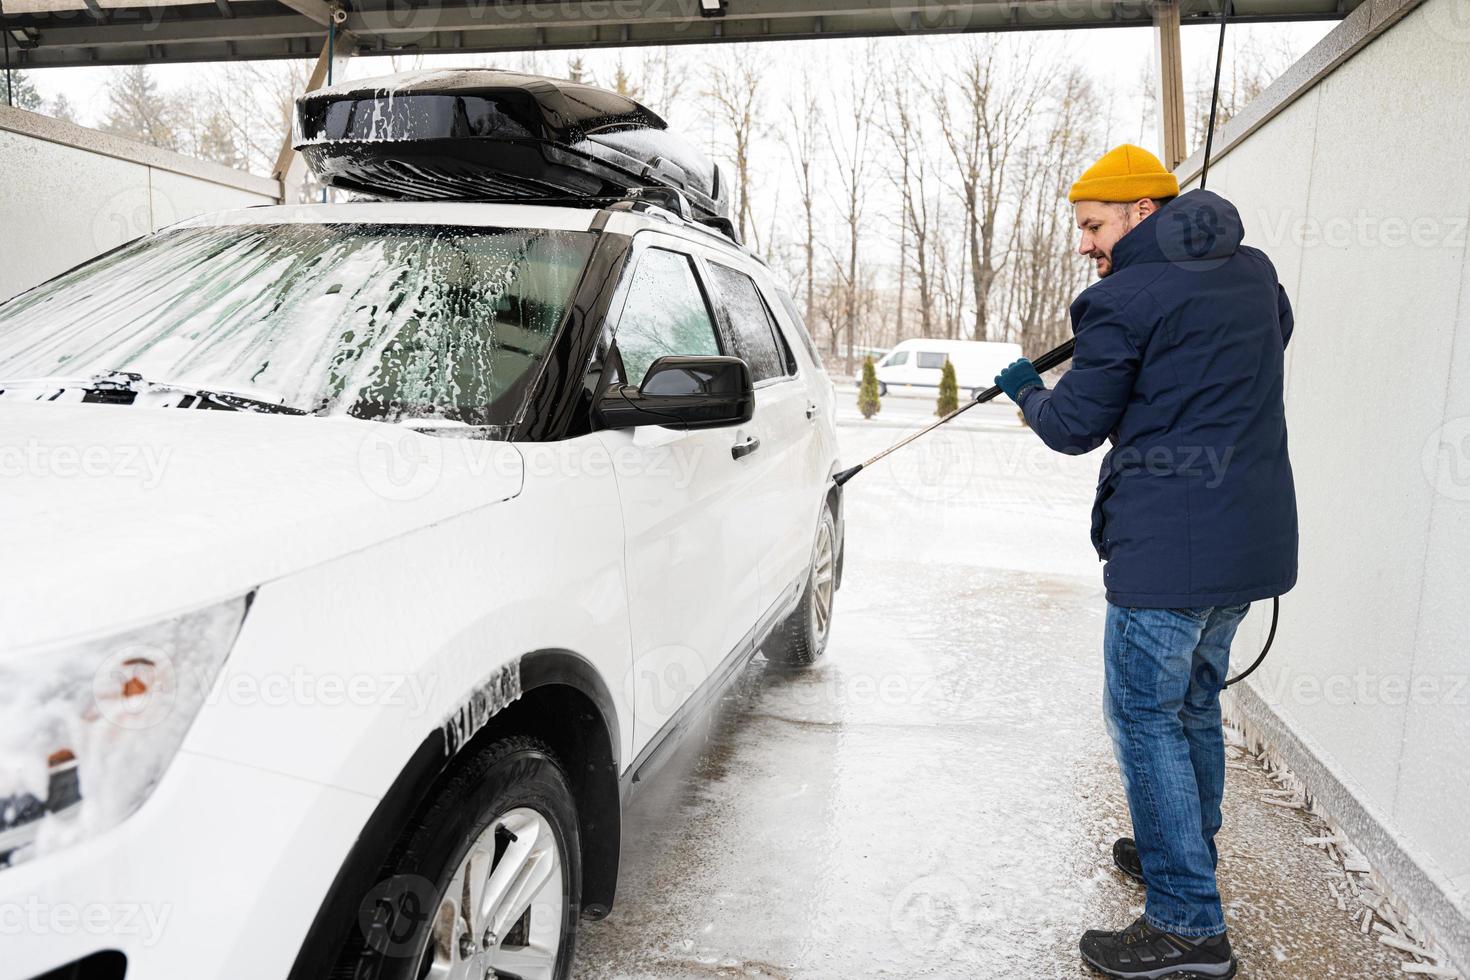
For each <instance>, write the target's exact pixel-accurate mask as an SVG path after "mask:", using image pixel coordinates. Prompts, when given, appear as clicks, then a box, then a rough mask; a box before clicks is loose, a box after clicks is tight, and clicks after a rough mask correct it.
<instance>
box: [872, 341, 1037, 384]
mask: <svg viewBox="0 0 1470 980" xmlns="http://www.w3.org/2000/svg"><path fill="white" fill-rule="evenodd" d="M1021 356H1022V354H1021V345H1020V344H1002V343H992V342H990V341H983V340H937V339H934V338H928V337H924V338H919V339H917V340H905V341H903V342H902V343H900V344H899V345H898V346H897V347H895V348H893V350H891V351H889V352H888V353H887V354H885V355H884V357H883V360H881V361H879V362H878V363H877V364H875V365H873V367H874V369H875V371H876V373H877V375H878V394H880V395H886V394H888V389H890V388H903V387H906V386H907V387H910V388H933V389H935V391H936V392H937V391H938V389H939V378H940V375H941V374H942V373H943V371H944V362H945V360H946V359H948V360H949V361H951V362H953V364H954V373H955V381H956V382H958V384H959V389H960V393H961V397H964V396H966V395H968V396H969V397H971V398H973V397H974V396H976V395H978V394H979V393H980V392H982V391H984V390H985V389H986V388H989V387H990V386H991V385H993V384H994V383H995V376H996V375H997V374H1000V372H1001V371H1002V370H1003V369H1004V368H1005V366H1006V365H1008V364H1010V363H1011V362H1012V361H1014V360H1015V359H1016V358H1018V357H1021Z"/></svg>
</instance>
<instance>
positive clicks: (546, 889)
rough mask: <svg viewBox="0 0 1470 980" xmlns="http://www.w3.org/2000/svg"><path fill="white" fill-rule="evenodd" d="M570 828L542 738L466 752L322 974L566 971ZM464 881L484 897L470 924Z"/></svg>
mask: <svg viewBox="0 0 1470 980" xmlns="http://www.w3.org/2000/svg"><path fill="white" fill-rule="evenodd" d="M577 827H578V825H577V809H576V800H575V798H574V797H573V795H572V791H571V786H570V784H569V782H568V781H567V777H566V773H565V771H564V770H563V769H562V767H561V764H560V763H559V762H558V761H557V759H556V757H555V755H553V754H552V752H551V750H550V749H549V748H547V746H546V745H545V744H544V743H542V742H540V741H538V740H536V739H532V738H526V737H519V736H516V737H510V738H504V739H500V740H499V741H496V742H494V743H492V744H490V745H488V746H486V747H485V748H483V749H481V750H479V751H477V752H474V753H473V754H472V755H471V756H469V757H468V758H466V759H465V760H464V761H463V762H460V763H457V764H456V765H455V766H454V767H453V769H452V770H451V771H450V773H449V774H448V776H447V777H446V778H444V779H442V780H441V783H440V786H439V787H438V788H437V790H436V791H435V792H434V794H433V795H432V797H431V798H430V799H429V801H428V802H427V803H425V804H424V805H423V806H422V807H421V808H420V810H419V812H418V813H417V814H416V815H415V816H414V817H413V819H412V820H411V822H410V825H409V827H408V828H407V829H406V830H405V831H404V833H403V835H402V836H401V837H400V838H399V841H398V843H397V844H396V845H395V847H394V848H393V851H392V853H391V854H390V855H389V858H388V860H387V861H386V862H385V863H384V865H383V869H382V873H381V874H380V875H379V878H378V882H377V884H376V885H375V886H374V888H373V889H372V890H371V891H370V892H369V893H368V895H367V896H366V899H365V900H364V902H363V904H362V906H361V908H360V910H359V913H358V930H357V931H356V932H354V935H353V941H352V942H350V943H349V946H348V948H346V949H344V950H343V956H342V958H341V963H340V964H339V970H338V972H337V973H333V974H332V975H333V976H339V975H341V976H351V977H353V978H354V980H418V978H419V977H422V976H424V975H425V974H426V973H431V974H432V975H433V976H445V977H452V978H459V977H466V978H467V977H474V978H475V980H480V978H482V977H485V976H495V975H496V972H495V971H496V969H497V968H498V969H500V970H505V971H509V972H510V973H512V974H514V975H516V976H523V977H527V978H530V977H547V978H550V980H567V978H569V977H570V976H571V972H572V956H573V953H574V952H575V948H576V938H577V932H576V930H577V922H578V919H579V918H580V913H581V896H582V867H581V857H580V855H581V846H580V839H579V836H578V829H577ZM507 861H510V862H512V864H511V865H509V866H506V865H505V862H507ZM522 878H524V881H522V880H521V879H522ZM538 881H539V882H540V883H539V884H535V883H536V882H538ZM528 882H529V883H532V884H530V885H527V884H526V883H528ZM558 885H559V886H560V887H559V888H558V887H557V886H558ZM472 889H473V890H474V891H475V892H476V893H478V894H479V895H480V896H481V897H482V898H483V899H485V900H486V904H487V905H488V906H489V907H488V909H487V910H486V914H483V915H476V916H475V917H474V918H475V921H473V922H472V921H471V917H470V916H469V915H468V914H467V911H466V908H465V907H466V905H468V904H469V902H468V901H467V896H469V895H470V894H471V890H472ZM496 891H499V892H500V895H499V897H498V900H496V899H495V892H496ZM527 892H529V894H527ZM523 902H524V903H528V904H526V906H525V908H526V911H525V914H524V915H523V916H519V917H517V918H516V919H513V920H512V919H510V918H509V916H511V915H516V914H517V913H516V911H515V910H516V908H517V907H520V906H521V905H522V903H523ZM497 927H498V928H497ZM475 932H479V933H480V935H478V936H476V935H474V933H475ZM497 932H498V934H496V933H497ZM344 967H345V970H344V969H343V968H344Z"/></svg>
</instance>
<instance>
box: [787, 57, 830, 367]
mask: <svg viewBox="0 0 1470 980" xmlns="http://www.w3.org/2000/svg"><path fill="white" fill-rule="evenodd" d="M791 95H792V97H793V101H790V102H788V103H787V104H786V112H787V118H788V119H789V122H790V124H789V126H787V128H786V132H785V134H784V139H783V142H785V144H786V152H787V154H788V155H789V156H790V157H791V165H792V167H793V168H794V170H795V171H796V188H797V195H798V197H799V198H800V199H801V220H802V234H801V254H802V259H803V273H802V289H803V292H804V294H805V296H804V299H805V302H804V307H805V316H806V321H807V323H809V324H813V323H815V322H816V288H817V275H816V252H817V231H816V209H817V204H816V181H817V167H818V166H819V163H820V161H819V160H818V158H817V155H818V153H819V152H820V150H821V139H822V131H821V128H822V113H821V108H820V106H819V105H818V103H817V97H816V95H815V92H814V88H813V86H812V84H811V78H810V77H809V75H808V74H807V72H805V71H803V72H802V75H801V81H800V83H799V84H798V85H797V86H796V87H795V88H794V89H793V90H792V92H791ZM836 338H837V335H836V333H835V332H834V333H833V334H832V353H834V354H835V353H836V352H837V340H836Z"/></svg>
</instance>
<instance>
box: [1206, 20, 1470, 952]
mask: <svg viewBox="0 0 1470 980" xmlns="http://www.w3.org/2000/svg"><path fill="white" fill-rule="evenodd" d="M1380 6H1381V7H1383V8H1386V9H1390V10H1391V9H1392V8H1393V7H1395V6H1397V7H1399V8H1402V7H1404V6H1408V7H1411V8H1412V7H1414V5H1413V4H1412V3H1409V4H1403V3H1402V2H1400V3H1399V4H1389V3H1383V4H1364V5H1363V6H1362V7H1361V8H1359V11H1358V12H1357V13H1360V14H1361V16H1359V17H1357V23H1355V24H1349V23H1347V22H1345V23H1344V24H1343V25H1342V26H1341V27H1340V28H1339V29H1338V30H1337V31H1334V35H1336V36H1335V37H1334V36H1333V35H1329V37H1328V38H1327V39H1325V40H1324V41H1323V42H1322V46H1320V47H1321V48H1322V50H1319V51H1317V52H1314V53H1313V54H1311V55H1308V56H1307V58H1306V59H1304V61H1307V62H1315V64H1308V65H1307V66H1306V67H1305V68H1304V69H1303V70H1302V71H1300V72H1298V73H1297V75H1298V77H1297V78H1296V79H1294V84H1295V86H1296V92H1297V94H1296V97H1295V100H1294V101H1289V103H1287V104H1285V108H1282V109H1280V111H1279V112H1278V113H1277V114H1275V115H1273V116H1271V117H1270V118H1268V119H1267V120H1266V121H1265V122H1264V124H1259V128H1258V129H1255V131H1254V132H1250V133H1248V134H1246V133H1247V130H1248V129H1249V128H1250V127H1251V126H1252V125H1256V124H1258V121H1247V120H1242V123H1244V125H1241V126H1238V127H1237V129H1236V135H1237V137H1238V138H1239V139H1240V141H1239V142H1238V143H1236V145H1234V146H1233V147H1229V148H1228V152H1227V154H1226V155H1225V156H1223V157H1222V158H1221V159H1219V160H1218V162H1217V163H1215V164H1213V165H1212V167H1211V169H1210V179H1209V186H1210V189H1211V190H1215V191H1219V192H1220V193H1222V194H1224V195H1225V196H1226V197H1228V198H1230V199H1231V200H1232V201H1233V202H1234V203H1235V204H1236V206H1237V207H1238V208H1239V209H1240V212H1241V217H1242V218H1243V219H1244V221H1245V225H1246V232H1247V235H1246V240H1247V242H1248V243H1249V244H1253V245H1256V246H1258V247H1261V248H1263V249H1264V250H1265V251H1266V252H1267V253H1268V254H1269V255H1270V256H1271V258H1272V260H1273V261H1274V262H1275V263H1276V267H1277V269H1278V271H1279V272H1280V275H1281V281H1282V283H1283V284H1284V285H1285V286H1286V290H1287V293H1288V295H1289V296H1290V298H1291V300H1292V302H1293V304H1294V305H1295V307H1296V316H1297V326H1296V334H1295V337H1294V339H1293V341H1292V343H1291V346H1290V348H1289V350H1288V352H1287V355H1288V356H1287V378H1286V401H1287V424H1288V429H1289V440H1290V448H1291V458H1292V465H1293V468H1294V470H1295V474H1296V487H1297V501H1298V509H1299V514H1300V522H1301V574H1300V579H1299V584H1298V586H1297V587H1296V589H1295V590H1294V591H1292V592H1291V593H1289V594H1288V595H1287V596H1286V597H1285V598H1284V599H1283V600H1282V603H1281V627H1280V632H1279V633H1278V636H1277V639H1276V648H1275V651H1274V652H1273V653H1272V655H1271V657H1270V658H1269V659H1268V660H1267V661H1266V664H1265V665H1264V666H1263V667H1262V669H1261V671H1260V672H1259V674H1257V675H1256V677H1254V678H1252V679H1251V681H1249V682H1248V683H1249V684H1250V685H1251V687H1252V688H1253V692H1254V694H1255V695H1257V696H1258V698H1256V699H1250V696H1249V695H1246V696H1245V698H1242V701H1245V700H1247V699H1250V700H1251V703H1252V705H1253V706H1254V707H1253V709H1252V710H1255V711H1257V712H1262V711H1264V712H1266V713H1268V714H1274V715H1275V718H1274V719H1273V720H1274V721H1275V722H1277V723H1279V727H1280V729H1281V730H1283V731H1284V732H1285V733H1287V734H1288V735H1289V736H1290V737H1294V738H1295V739H1297V740H1299V742H1300V745H1299V748H1301V749H1304V750H1305V751H1306V752H1308V753H1310V754H1312V755H1315V756H1316V758H1317V759H1318V760H1319V761H1320V763H1321V765H1322V767H1323V768H1324V770H1325V772H1326V773H1328V774H1330V777H1331V778H1335V779H1336V780H1337V781H1338V782H1339V783H1340V784H1341V786H1340V789H1341V790H1345V792H1346V795H1347V796H1348V797H1350V798H1351V800H1353V801H1355V802H1356V803H1357V804H1358V805H1360V806H1361V808H1362V814H1361V817H1362V818H1363V819H1361V820H1359V821H1358V822H1357V824H1356V825H1357V826H1359V827H1360V828H1364V829H1363V830H1362V833H1363V836H1364V837H1365V838H1366V839H1365V840H1363V841H1362V842H1361V843H1362V844H1363V846H1364V848H1365V850H1367V851H1368V852H1369V857H1370V859H1374V860H1375V863H1377V864H1381V865H1383V867H1382V868H1381V869H1380V870H1381V871H1384V872H1385V873H1387V876H1388V877H1389V878H1390V880H1391V882H1392V883H1393V884H1394V887H1395V889H1396V890H1398V889H1400V888H1402V889H1403V890H1405V891H1407V892H1410V893H1413V892H1415V891H1416V890H1417V891H1419V892H1425V886H1426V885H1428V886H1431V887H1432V889H1434V890H1437V891H1438V892H1439V893H1440V894H1439V895H1438V896H1435V895H1432V894H1429V893H1427V892H1425V893H1424V894H1422V895H1420V896H1417V897H1418V898H1419V900H1420V901H1421V902H1425V903H1427V904H1430V905H1434V904H1435V903H1438V904H1439V907H1440V909H1441V912H1442V913H1443V914H1441V915H1440V916H1438V920H1439V921H1438V926H1439V928H1438V930H1437V931H1438V932H1439V933H1440V935H1439V936H1437V938H1438V939H1439V940H1440V941H1441V942H1444V943H1445V944H1446V946H1447V948H1451V950H1452V955H1454V956H1455V958H1456V959H1458V960H1460V961H1461V964H1460V965H1461V966H1462V967H1464V966H1465V965H1466V964H1465V960H1466V959H1470V945H1466V944H1465V936H1466V935H1467V934H1470V932H1467V930H1466V928H1465V924H1466V922H1467V921H1470V920H1467V917H1470V246H1467V238H1470V234H1467V224H1470V0H1427V2H1425V3H1424V4H1423V5H1422V6H1418V7H1417V8H1415V9H1411V10H1410V11H1409V12H1408V13H1407V14H1403V15H1402V19H1397V20H1392V21H1388V22H1380V23H1373V18H1375V17H1378V18H1382V17H1384V14H1383V13H1382V12H1381V11H1379V10H1373V9H1370V8H1374V7H1380ZM1397 13H1400V14H1401V13H1402V9H1399V10H1398V11H1397ZM1355 32H1356V33H1357V34H1358V35H1359V36H1358V38H1357V40H1358V42H1359V43H1361V45H1362V46H1361V47H1360V48H1359V49H1358V50H1357V51H1356V53H1352V54H1350V55H1349V56H1348V57H1347V59H1346V60H1345V61H1341V62H1340V63H1339V64H1337V65H1336V67H1331V63H1332V62H1333V61H1336V60H1337V59H1339V58H1341V57H1342V56H1343V51H1344V49H1345V46H1346V45H1347V44H1348V42H1349V41H1352V40H1353V38H1352V35H1354V33H1355ZM1364 32H1366V33H1364ZM1313 76H1315V77H1313ZM1304 80H1305V81H1307V84H1303V81H1304ZM1288 94H1289V93H1288ZM1282 95H1283V92H1282V91H1280V90H1278V91H1277V92H1276V93H1275V94H1274V101H1275V102H1277V103H1281V102H1283V101H1284V100H1283V99H1282V98H1281V96H1282ZM1271 101H1273V99H1267V102H1271ZM1256 115H1257V116H1259V115H1260V113H1259V112H1257V114H1256ZM1217 145H1218V144H1217ZM1197 164H1198V160H1194V161H1191V162H1188V163H1186V164H1185V166H1184V167H1183V168H1181V175H1185V174H1188V173H1190V172H1192V171H1193V170H1194V169H1197ZM1261 606H1264V604H1261ZM1261 606H1258V609H1257V611H1256V612H1255V613H1253V616H1252V624H1248V625H1249V628H1247V629H1243V630H1242V631H1241V637H1240V640H1239V641H1238V644H1237V647H1236V651H1235V657H1236V662H1237V663H1241V662H1245V661H1244V660H1243V658H1245V657H1248V656H1249V655H1250V654H1252V653H1253V651H1254V650H1256V649H1259V646H1260V643H1261V641H1262V639H1263V637H1264V628H1265V623H1264V619H1265V618H1266V617H1265V616H1263V615H1262V612H1266V613H1268V612H1269V611H1268V610H1265V609H1262V608H1261ZM1375 822H1376V823H1377V824H1378V825H1379V827H1380V828H1381V830H1382V831H1383V833H1381V834H1375V833H1373V832H1372V831H1371V829H1367V828H1370V827H1371V824H1372V823H1375ZM1395 849H1397V850H1398V851H1399V853H1398V854H1394V853H1393V852H1394V850H1395ZM1405 858H1407V861H1405V860H1404V859H1405ZM1395 868H1397V869H1398V871H1397V872H1395V870H1394V869H1395ZM1395 876H1396V877H1397V880H1395ZM1405 897H1409V898H1411V901H1412V900H1413V898H1414V897H1415V896H1413V895H1407V896H1405ZM1454 916H1458V922H1456V921H1454ZM1431 918H1434V917H1433V916H1431Z"/></svg>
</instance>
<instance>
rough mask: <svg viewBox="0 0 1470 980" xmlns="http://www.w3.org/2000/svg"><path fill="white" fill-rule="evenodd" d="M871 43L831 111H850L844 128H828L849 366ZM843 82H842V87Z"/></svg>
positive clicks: (866, 167)
mask: <svg viewBox="0 0 1470 980" xmlns="http://www.w3.org/2000/svg"><path fill="white" fill-rule="evenodd" d="M871 66H872V49H871V48H869V57H868V59H867V64H858V65H855V66H854V73H855V74H856V75H858V76H860V77H856V78H853V79H852V80H851V84H850V85H849V86H847V90H848V91H850V93H851V97H850V99H851V100H850V101H849V102H847V104H846V105H845V106H840V105H836V104H835V100H834V105H833V107H832V113H831V117H832V118H833V119H836V118H838V117H839V114H842V113H845V115H846V118H845V120H844V125H843V126H842V127H841V128H836V129H834V128H833V127H831V126H828V128H827V142H828V144H829V145H830V146H831V148H832V157H833V162H834V164H835V167H836V171H837V173H836V177H837V180H836V181H835V188H834V189H835V190H836V192H837V195H836V196H837V208H838V217H839V218H840V219H841V220H842V223H843V224H844V225H845V226H846V229H847V255H846V257H845V259H844V260H842V261H837V262H834V265H835V266H836V268H837V270H838V276H839V278H840V280H841V283H842V287H843V292H844V293H845V302H844V304H843V312H842V317H843V324H842V329H843V334H844V336H845V337H846V340H847V349H846V351H845V353H844V361H843V365H844V370H845V372H846V373H847V374H852V373H853V371H854V363H853V347H854V341H855V334H856V330H857V318H858V253H859V245H860V242H861V237H862V230H863V223H864V219H865V217H866V216H867V215H866V204H867V190H868V188H867V180H868V177H869V172H870V169H871V167H872V160H871V157H870V154H869V150H868V142H869V137H870V135H871V131H872V128H873V106H872V102H873V95H874V92H873V89H874V83H873V73H872V71H871V70H870V68H871ZM840 88H841V87H839V90H840Z"/></svg>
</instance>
